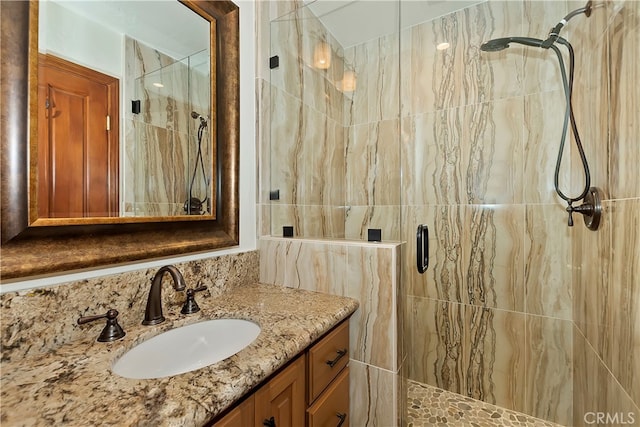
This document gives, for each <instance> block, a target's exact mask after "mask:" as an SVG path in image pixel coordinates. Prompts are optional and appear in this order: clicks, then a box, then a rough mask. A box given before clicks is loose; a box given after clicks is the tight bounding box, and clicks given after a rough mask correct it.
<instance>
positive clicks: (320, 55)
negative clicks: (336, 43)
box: [313, 41, 331, 70]
mask: <svg viewBox="0 0 640 427" xmlns="http://www.w3.org/2000/svg"><path fill="white" fill-rule="evenodd" d="M313 66H314V67H315V68H319V69H321V70H326V69H327V68H329V67H330V66H331V46H329V43H327V42H325V41H321V42H318V44H316V47H315V49H314V51H313Z"/></svg>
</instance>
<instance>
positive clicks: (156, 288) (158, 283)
mask: <svg viewBox="0 0 640 427" xmlns="http://www.w3.org/2000/svg"><path fill="white" fill-rule="evenodd" d="M164 273H169V275H170V276H171V278H172V279H173V287H174V289H175V290H176V291H184V290H185V288H186V286H185V282H184V277H182V273H180V271H179V270H178V269H177V268H176V267H174V266H173V265H165V266H164V267H161V268H160V269H159V270H158V272H157V273H156V274H155V276H153V279H151V289H150V290H149V298H148V299H147V309H146V310H145V312H144V320H143V321H142V324H143V325H157V324H158V323H162V322H164V316H163V315H162V278H163V277H164Z"/></svg>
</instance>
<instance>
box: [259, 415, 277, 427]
mask: <svg viewBox="0 0 640 427" xmlns="http://www.w3.org/2000/svg"><path fill="white" fill-rule="evenodd" d="M262 425H263V426H264V427H276V420H275V418H273V417H271V418H269V419H266V418H265V420H264V421H263V422H262Z"/></svg>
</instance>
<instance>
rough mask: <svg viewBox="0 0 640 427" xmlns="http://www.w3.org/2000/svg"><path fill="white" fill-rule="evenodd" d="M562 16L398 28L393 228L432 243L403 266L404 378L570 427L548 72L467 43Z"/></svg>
mask: <svg viewBox="0 0 640 427" xmlns="http://www.w3.org/2000/svg"><path fill="white" fill-rule="evenodd" d="M567 9H568V5H567V4H566V3H564V2H545V3H542V2H537V1H517V2H512V1H509V2H505V1H489V2H484V3H481V4H478V5H474V6H471V7H468V8H466V9H463V10H460V11H457V12H454V13H452V14H449V15H445V16H442V17H440V18H437V19H435V20H433V21H429V22H425V23H422V24H419V25H416V26H413V27H411V28H408V29H403V30H402V32H401V34H400V39H401V61H400V62H401V66H400V69H401V80H402V85H401V88H402V96H401V99H402V121H401V138H402V139H401V150H402V155H401V164H402V170H403V182H402V188H403V193H404V194H405V195H406V199H405V200H403V203H402V208H403V211H402V220H401V223H402V225H403V230H402V233H403V235H402V239H403V240H406V241H413V239H415V227H416V225H417V224H421V223H424V224H427V225H429V228H430V243H431V245H430V247H431V248H432V249H431V260H430V263H431V265H430V267H429V269H428V270H427V272H426V273H425V274H424V275H420V274H419V273H418V272H417V271H416V268H415V266H414V260H415V257H416V255H415V248H414V247H413V245H408V246H407V249H408V256H406V257H405V259H404V265H403V267H404V269H403V278H404V280H405V281H407V283H406V286H407V293H408V302H407V307H408V317H407V319H406V325H407V328H406V333H407V335H408V338H407V346H408V347H409V349H408V350H407V353H408V354H410V355H411V357H409V358H408V359H407V364H406V372H405V374H406V375H407V376H408V378H409V379H411V380H415V381H420V382H424V383H427V384H431V385H435V386H437V387H441V388H444V389H447V390H450V391H454V392H457V393H461V394H463V395H467V396H470V397H473V398H476V399H479V400H483V401H485V402H488V403H492V404H496V405H499V406H503V407H506V408H509V409H513V410H517V411H519V412H524V413H527V414H530V415H533V416H535V417H538V418H542V419H547V420H550V421H554V422H557V423H560V424H564V425H571V424H572V413H573V412H572V385H573V383H572V360H571V357H572V345H571V342H572V340H571V334H572V324H571V321H572V305H571V298H572V289H571V274H572V270H571V268H570V264H571V249H572V248H571V240H570V239H569V237H570V232H571V230H569V229H568V228H567V226H566V220H567V218H566V214H565V213H564V212H563V207H562V205H561V204H560V203H559V202H558V200H559V199H558V198H557V197H556V195H555V193H554V190H553V170H554V166H555V156H556V154H557V151H556V150H557V143H558V141H559V137H560V134H561V130H562V123H561V121H559V120H558V117H560V114H559V113H558V112H557V111H556V108H557V106H558V105H562V104H563V95H562V92H561V91H560V86H559V83H558V82H559V74H557V68H555V67H556V65H555V63H554V62H552V61H553V60H554V58H553V57H552V56H551V55H547V52H542V51H540V52H535V51H532V50H531V49H526V48H519V47H517V46H515V45H514V46H513V47H512V48H510V49H507V50H505V51H502V52H495V53H485V52H481V51H480V49H479V47H480V45H481V44H482V43H484V42H485V41H487V40H489V39H492V38H497V37H506V36H513V35H530V36H537V37H543V36H544V35H545V34H546V32H547V31H548V29H549V28H551V27H552V26H553V25H554V24H555V23H557V21H558V20H559V19H560V18H562V17H563V16H565V15H566V14H567ZM441 42H448V43H449V45H450V46H449V48H448V49H446V50H437V49H436V46H437V45H438V44H439V43H441ZM568 163H569V162H567V164H568ZM569 174H570V170H569V169H568V168H567V170H563V171H562V175H561V177H560V179H561V182H562V183H567V182H568V181H569V176H570V175H569Z"/></svg>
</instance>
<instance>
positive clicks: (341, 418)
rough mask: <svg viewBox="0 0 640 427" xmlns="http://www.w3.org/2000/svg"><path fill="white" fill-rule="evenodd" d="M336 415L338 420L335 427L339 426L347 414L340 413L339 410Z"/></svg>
mask: <svg viewBox="0 0 640 427" xmlns="http://www.w3.org/2000/svg"><path fill="white" fill-rule="evenodd" d="M336 417H338V419H340V421H339V422H338V425H336V427H340V426H341V425H342V424H343V423H344V422H345V420H346V419H347V414H341V413H340V412H338V413H337V414H336Z"/></svg>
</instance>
